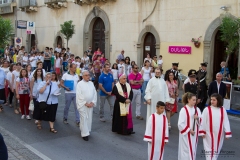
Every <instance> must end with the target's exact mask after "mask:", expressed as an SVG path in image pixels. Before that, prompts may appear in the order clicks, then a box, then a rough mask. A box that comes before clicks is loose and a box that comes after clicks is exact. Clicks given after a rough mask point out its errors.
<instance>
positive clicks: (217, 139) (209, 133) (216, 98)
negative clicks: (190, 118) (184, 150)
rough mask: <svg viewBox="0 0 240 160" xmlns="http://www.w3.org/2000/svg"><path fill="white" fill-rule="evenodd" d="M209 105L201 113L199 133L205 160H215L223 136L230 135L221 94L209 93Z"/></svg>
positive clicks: (227, 137)
mask: <svg viewBox="0 0 240 160" xmlns="http://www.w3.org/2000/svg"><path fill="white" fill-rule="evenodd" d="M210 103H211V106H209V107H206V108H205V109H204V110H203V113H202V123H201V124H202V126H201V130H200V135H202V137H203V145H204V152H205V154H206V155H205V156H206V160H216V159H217V158H218V155H219V153H220V151H221V149H222V145H223V140H224V137H225V138H226V139H229V138H230V137H232V133H231V129H230V124H229V120H228V115H227V112H226V110H225V108H224V107H222V105H223V101H222V97H221V95H219V94H217V93H214V94H212V95H211V102H210Z"/></svg>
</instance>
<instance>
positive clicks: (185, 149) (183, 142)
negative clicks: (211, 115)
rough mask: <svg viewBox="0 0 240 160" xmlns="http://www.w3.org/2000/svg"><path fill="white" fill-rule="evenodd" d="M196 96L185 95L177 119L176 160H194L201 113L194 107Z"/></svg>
mask: <svg viewBox="0 0 240 160" xmlns="http://www.w3.org/2000/svg"><path fill="white" fill-rule="evenodd" d="M196 99H197V98H196V95H194V94H192V93H189V92H187V93H185V94H184V95H183V99H182V100H183V103H184V104H185V106H184V107H183V108H182V109H181V110H180V113H179V119H178V129H179V145H178V160H195V159H196V152H197V144H198V136H199V130H200V124H201V111H200V109H199V108H198V107H195V105H196Z"/></svg>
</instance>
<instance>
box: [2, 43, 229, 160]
mask: <svg viewBox="0 0 240 160" xmlns="http://www.w3.org/2000/svg"><path fill="white" fill-rule="evenodd" d="M162 58H163V57H162V56H161V55H160V56H159V57H157V56H156V55H154V56H153V57H152V58H151V57H150V54H147V55H146V58H145V59H144V61H143V64H136V63H135V61H131V60H130V57H128V56H127V57H125V56H124V50H122V51H121V53H120V54H119V55H118V56H117V58H116V62H114V63H113V64H111V62H110V61H109V60H108V59H107V58H105V56H104V53H103V52H102V51H101V49H100V48H97V49H96V51H94V52H93V51H92V48H91V47H89V48H88V50H87V51H85V52H84V54H83V57H79V56H75V55H74V54H72V53H71V51H70V49H69V48H67V49H65V48H61V46H60V45H58V46H57V47H56V48H55V49H53V48H49V47H46V48H45V51H43V52H40V51H38V49H37V48H36V47H33V48H32V49H31V52H30V53H28V52H26V51H25V47H24V46H21V47H19V46H17V47H16V48H14V47H9V46H7V47H6V49H5V51H4V57H3V59H2V61H1V63H2V64H1V69H0V75H1V76H0V100H2V101H1V102H2V103H4V104H3V105H0V112H3V110H4V108H3V106H4V107H6V106H9V107H10V108H13V110H14V113H15V114H21V119H25V118H26V119H27V120H31V118H33V119H34V120H35V123H36V126H37V128H38V129H39V130H40V129H42V122H43V121H47V122H49V128H50V132H52V133H57V130H56V129H55V128H54V122H55V119H56V112H57V108H58V100H59V97H58V96H59V95H60V94H61V88H62V89H64V90H65V91H64V92H65V93H64V94H65V106H64V113H63V123H64V124H68V112H69V108H70V106H71V103H72V104H73V107H74V109H75V123H76V125H77V126H78V127H80V131H81V136H82V138H83V139H84V140H85V141H88V140H89V135H90V132H91V126H92V116H93V114H92V113H93V107H96V106H97V105H98V103H97V95H98V94H99V96H100V102H99V107H98V108H99V120H100V121H101V122H105V121H106V115H105V113H104V107H105V103H106V101H107V102H108V104H109V106H110V116H111V120H112V132H116V133H118V134H123V135H131V134H134V133H135V132H134V129H133V120H132V119H133V113H132V109H133V108H135V118H136V119H138V120H144V119H146V132H145V136H144V140H145V141H147V142H148V156H149V158H148V159H151V160H152V159H154V160H155V159H163V152H164V145H165V143H166V142H168V139H169V131H170V130H171V117H172V116H173V115H174V114H175V113H177V112H178V97H179V96H180V95H179V88H178V74H179V71H178V65H179V63H172V68H171V69H168V70H166V72H165V74H163V59H162ZM222 67H223V68H224V67H225V66H224V64H222ZM206 68H207V63H201V68H200V69H199V70H198V71H196V70H194V69H191V70H189V72H188V77H189V78H188V79H186V81H185V82H184V83H183V86H182V88H183V90H184V92H185V94H184V95H183V99H182V101H183V103H184V107H183V108H181V110H180V112H179V120H178V128H179V154H178V155H179V156H178V159H180V160H185V159H195V157H196V149H197V143H198V136H200V135H201V136H202V137H203V142H204V149H205V151H211V153H212V154H211V156H210V158H207V159H214V158H215V159H217V157H218V154H219V152H220V150H221V147H222V144H223V138H224V135H225V136H226V138H229V137H231V131H230V125H229V120H228V116H227V113H226V110H225V109H224V108H223V107H222V106H223V98H224V97H225V95H226V86H225V84H224V83H222V82H221V81H222V78H223V77H222V73H221V72H219V73H218V74H217V75H216V81H213V82H212V83H211V84H210V86H209V88H208V86H207V84H206V74H207V72H206ZM227 71H228V70H227ZM224 73H226V68H225V69H224ZM228 78H230V77H228ZM208 98H209V99H210V100H209V106H208V107H205V104H206V102H207V99H208ZM142 101H143V103H144V105H147V115H146V117H144V116H142V114H141V107H142ZM31 112H32V113H33V115H32V116H31ZM213 124H218V125H213ZM217 137H218V138H217Z"/></svg>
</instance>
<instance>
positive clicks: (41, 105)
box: [39, 85, 52, 110]
mask: <svg viewBox="0 0 240 160" xmlns="http://www.w3.org/2000/svg"><path fill="white" fill-rule="evenodd" d="M51 88H52V85H50V89H49V93H48V96H47V99H46V101H45V102H44V101H42V102H39V108H40V109H41V110H45V109H46V108H47V101H48V98H49V95H50V93H51Z"/></svg>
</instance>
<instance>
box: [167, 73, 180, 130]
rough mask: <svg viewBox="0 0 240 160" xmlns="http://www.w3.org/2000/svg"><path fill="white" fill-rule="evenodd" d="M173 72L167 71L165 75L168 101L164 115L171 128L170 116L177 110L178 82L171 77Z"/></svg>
mask: <svg viewBox="0 0 240 160" xmlns="http://www.w3.org/2000/svg"><path fill="white" fill-rule="evenodd" d="M173 78H174V73H173V72H171V71H170V72H169V73H168V75H167V80H166V84H167V87H168V92H169V97H170V102H168V103H167V104H166V115H167V119H168V128H169V129H171V122H170V118H171V116H173V115H174V114H175V112H176V111H177V99H176V98H177V97H178V84H177V81H176V80H174V79H173Z"/></svg>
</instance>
